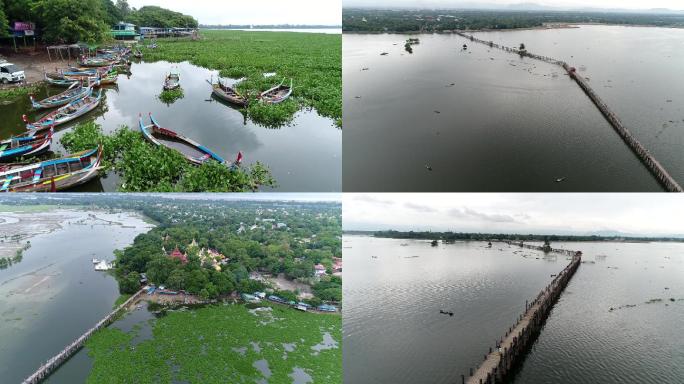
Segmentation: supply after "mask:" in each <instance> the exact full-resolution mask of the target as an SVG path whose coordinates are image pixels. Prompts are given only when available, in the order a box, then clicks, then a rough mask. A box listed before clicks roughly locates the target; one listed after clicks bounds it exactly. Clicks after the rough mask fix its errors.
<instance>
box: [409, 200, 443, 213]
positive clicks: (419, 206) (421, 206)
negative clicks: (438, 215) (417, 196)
mask: <svg viewBox="0 0 684 384" xmlns="http://www.w3.org/2000/svg"><path fill="white" fill-rule="evenodd" d="M404 207H406V208H409V209H413V210H415V211H418V212H437V210H436V209H435V208H432V207H429V206H427V205H424V204H416V203H410V202H409V203H404Z"/></svg>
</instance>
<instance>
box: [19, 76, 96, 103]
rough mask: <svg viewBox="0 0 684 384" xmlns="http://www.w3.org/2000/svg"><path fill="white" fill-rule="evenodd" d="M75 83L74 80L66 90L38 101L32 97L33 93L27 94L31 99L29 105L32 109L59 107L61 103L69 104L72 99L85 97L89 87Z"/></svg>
mask: <svg viewBox="0 0 684 384" xmlns="http://www.w3.org/2000/svg"><path fill="white" fill-rule="evenodd" d="M77 85H78V82H74V83H73V84H72V85H71V86H70V87H69V89H67V90H66V91H64V92H62V93H60V94H58V95H54V96H50V97H48V98H45V99H43V100H40V101H36V100H35V99H34V98H33V95H29V98H30V99H31V105H32V106H33V108H34V109H44V108H55V107H61V106H62V105H65V104H69V103H70V102H72V101H74V100H78V99H80V98H82V97H85V96H86V95H87V94H88V92H90V89H89V88H90V87H84V86H80V87H76V86H77Z"/></svg>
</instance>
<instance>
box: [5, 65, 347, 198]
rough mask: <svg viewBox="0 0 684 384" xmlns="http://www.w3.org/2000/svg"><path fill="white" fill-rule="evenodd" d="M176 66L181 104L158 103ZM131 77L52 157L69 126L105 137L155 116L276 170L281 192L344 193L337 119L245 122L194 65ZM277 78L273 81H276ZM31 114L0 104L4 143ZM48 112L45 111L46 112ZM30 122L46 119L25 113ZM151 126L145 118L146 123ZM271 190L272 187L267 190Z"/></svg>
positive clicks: (99, 182)
mask: <svg viewBox="0 0 684 384" xmlns="http://www.w3.org/2000/svg"><path fill="white" fill-rule="evenodd" d="M172 67H177V68H178V70H179V71H180V75H181V86H182V88H183V92H184V97H183V98H182V99H180V100H177V101H176V102H175V103H173V104H170V105H167V104H165V103H163V102H162V101H160V100H159V99H158V97H157V96H158V95H159V94H160V93H161V90H162V83H163V79H164V76H165V75H166V73H168V71H169V70H170V69H171V68H172ZM131 72H132V74H131V75H130V76H129V77H127V76H125V75H119V80H118V85H117V86H116V87H109V88H107V89H106V91H105V101H104V102H103V103H102V104H101V106H100V107H99V108H98V109H96V110H95V111H93V112H91V113H89V114H88V115H86V116H84V117H83V118H81V119H79V120H76V121H75V122H73V124H65V125H64V126H60V127H59V132H58V133H57V134H56V135H55V136H56V139H57V140H56V141H55V143H57V144H53V146H52V149H53V150H59V151H60V152H61V153H65V152H66V151H64V150H63V148H62V147H61V146H60V145H59V144H58V141H59V138H61V137H62V135H63V134H64V132H66V131H68V130H69V129H70V127H72V126H73V125H75V124H77V123H78V122H81V121H87V120H88V119H93V118H95V121H96V122H97V123H98V124H101V125H102V127H103V129H104V130H105V132H111V131H114V130H115V129H116V128H118V127H119V126H121V125H127V126H128V127H130V128H131V129H135V130H139V128H138V114H140V113H142V114H143V116H146V115H147V113H148V112H152V114H153V115H154V117H155V119H156V120H157V121H158V122H159V124H161V125H162V126H165V127H167V128H170V129H172V130H174V131H176V132H179V133H182V134H184V135H186V136H188V137H190V138H192V139H194V140H195V141H197V142H199V143H202V144H204V145H206V146H207V147H209V148H210V149H212V150H213V151H215V152H216V153H218V154H219V155H221V156H222V157H224V158H226V159H229V160H233V159H235V157H236V156H237V153H238V151H242V153H243V155H244V161H245V163H246V164H249V163H254V162H256V161H260V162H262V163H264V164H266V165H267V166H268V167H269V168H270V169H271V171H272V173H273V176H274V178H275V180H276V182H277V184H278V186H277V187H276V188H275V190H279V191H312V192H315V191H318V192H330V191H340V190H341V188H342V180H341V178H342V158H341V152H342V130H341V129H339V128H337V127H336V126H335V124H334V122H333V120H332V119H329V118H324V117H321V116H320V115H318V114H317V113H316V112H315V111H308V110H301V111H300V112H298V113H297V115H296V116H295V119H294V120H293V122H292V124H291V125H289V126H284V127H281V128H278V129H272V128H267V127H264V126H261V125H258V124H255V123H254V122H252V121H251V120H245V118H244V116H243V115H242V114H241V113H240V112H239V110H237V109H235V108H233V107H231V106H229V105H226V104H223V103H221V102H219V101H217V100H215V99H214V98H212V96H211V87H210V86H209V84H207V82H206V80H208V79H210V78H211V77H212V76H213V77H214V79H216V77H217V75H218V71H211V70H208V69H204V68H200V67H197V66H194V65H192V64H189V63H187V62H184V63H180V64H171V63H168V62H164V61H161V62H156V63H133V65H132V67H131ZM278 81H280V80H276V79H275V78H274V82H276V83H277V82H278ZM48 90H49V92H50V94H56V93H59V92H62V91H63V90H64V89H63V88H54V87H50V88H48V89H47V90H43V91H42V92H40V93H39V94H38V96H37V97H39V98H43V97H46V95H47V92H48ZM29 109H30V102H29V100H28V98H26V99H23V98H22V99H20V100H19V101H17V102H15V103H13V104H9V105H0V116H2V118H1V119H0V138H6V137H9V136H10V135H12V134H19V133H22V132H24V131H25V125H24V123H23V122H22V120H21V115H22V114H25V113H27V111H28V110H29ZM43 113H44V112H43ZM27 115H28V116H29V120H31V121H33V120H34V119H35V118H36V117H38V116H42V114H40V113H36V112H30V113H27ZM146 119H147V118H146ZM118 184H119V178H118V177H117V176H116V175H114V174H110V175H108V177H106V178H100V179H96V180H93V181H91V182H90V183H88V184H86V185H84V186H82V187H80V188H78V190H80V191H94V192H95V191H115V190H116V188H117V186H118ZM268 189H269V190H270V188H268Z"/></svg>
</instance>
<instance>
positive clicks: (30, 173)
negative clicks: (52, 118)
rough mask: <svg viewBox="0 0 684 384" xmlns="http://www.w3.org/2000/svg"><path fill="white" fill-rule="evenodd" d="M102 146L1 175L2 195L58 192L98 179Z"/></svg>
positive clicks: (0, 189) (0, 187)
mask: <svg viewBox="0 0 684 384" xmlns="http://www.w3.org/2000/svg"><path fill="white" fill-rule="evenodd" d="M101 161H102V146H99V147H97V148H95V149H92V150H88V151H83V152H79V153H75V154H73V155H68V156H65V157H62V158H59V159H53V160H47V161H40V162H37V163H33V164H29V165H26V166H22V167H18V168H13V169H10V170H8V171H4V172H0V192H55V191H61V190H64V189H68V188H71V187H74V186H77V185H79V184H83V183H85V182H87V181H88V180H90V179H92V178H94V177H96V176H97V172H98V170H99V169H100V163H101Z"/></svg>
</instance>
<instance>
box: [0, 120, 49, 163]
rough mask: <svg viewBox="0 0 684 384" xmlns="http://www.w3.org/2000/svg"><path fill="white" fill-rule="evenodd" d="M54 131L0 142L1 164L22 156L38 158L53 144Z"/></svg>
mask: <svg viewBox="0 0 684 384" xmlns="http://www.w3.org/2000/svg"><path fill="white" fill-rule="evenodd" d="M53 133H54V129H53V128H52V127H50V130H49V131H47V132H45V133H28V134H25V135H22V136H16V137H11V138H9V139H6V140H2V141H0V162H6V161H9V160H12V159H15V158H17V157H21V156H36V155H40V154H41V153H43V152H45V151H47V150H48V149H49V148H50V144H51V143H52V134H53Z"/></svg>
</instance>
